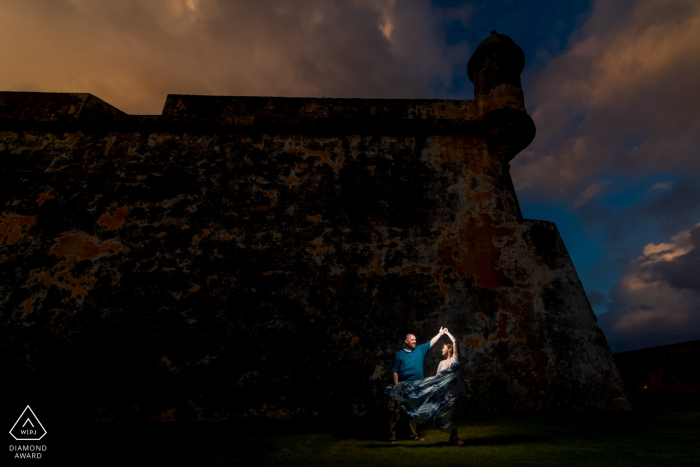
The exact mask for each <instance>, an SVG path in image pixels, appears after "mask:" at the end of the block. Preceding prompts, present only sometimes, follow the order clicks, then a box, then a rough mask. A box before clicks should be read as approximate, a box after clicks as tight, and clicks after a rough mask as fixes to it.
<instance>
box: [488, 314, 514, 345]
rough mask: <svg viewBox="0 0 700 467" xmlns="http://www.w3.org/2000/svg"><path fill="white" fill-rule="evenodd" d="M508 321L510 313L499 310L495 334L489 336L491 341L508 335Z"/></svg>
mask: <svg viewBox="0 0 700 467" xmlns="http://www.w3.org/2000/svg"><path fill="white" fill-rule="evenodd" d="M509 323H510V315H507V314H505V313H502V312H499V313H498V324H497V325H496V334H494V335H490V336H489V341H491V342H493V341H496V340H498V339H506V338H507V337H508V324H509Z"/></svg>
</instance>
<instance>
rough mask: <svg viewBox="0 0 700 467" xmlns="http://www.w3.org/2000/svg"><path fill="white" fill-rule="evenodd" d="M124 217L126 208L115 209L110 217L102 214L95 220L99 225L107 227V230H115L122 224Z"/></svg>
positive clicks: (107, 214)
mask: <svg viewBox="0 0 700 467" xmlns="http://www.w3.org/2000/svg"><path fill="white" fill-rule="evenodd" d="M125 217H126V206H122V207H121V208H117V210H116V211H115V212H114V215H112V216H110V215H109V213H104V214H102V215H101V216H100V218H99V219H98V220H97V223H98V224H99V225H102V226H105V227H107V230H117V229H118V228H120V227H121V226H122V224H124V218H125Z"/></svg>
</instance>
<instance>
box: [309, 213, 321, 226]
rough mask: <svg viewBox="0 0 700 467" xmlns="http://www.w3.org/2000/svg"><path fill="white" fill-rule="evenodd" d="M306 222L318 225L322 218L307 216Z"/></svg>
mask: <svg viewBox="0 0 700 467" xmlns="http://www.w3.org/2000/svg"><path fill="white" fill-rule="evenodd" d="M306 220H307V221H309V222H314V223H316V224H318V223H319V222H321V216H319V215H317V216H307V218H306Z"/></svg>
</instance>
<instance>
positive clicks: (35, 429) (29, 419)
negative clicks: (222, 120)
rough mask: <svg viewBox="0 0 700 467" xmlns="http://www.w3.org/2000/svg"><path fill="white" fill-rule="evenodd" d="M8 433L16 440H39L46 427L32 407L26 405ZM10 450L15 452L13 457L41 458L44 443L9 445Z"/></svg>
mask: <svg viewBox="0 0 700 467" xmlns="http://www.w3.org/2000/svg"><path fill="white" fill-rule="evenodd" d="M10 434H11V435H12V437H13V438H14V439H15V440H17V441H39V440H41V438H43V437H44V436H46V429H45V428H44V426H43V425H42V424H41V422H40V421H39V419H38V418H37V416H36V415H35V414H34V411H33V410H32V408H31V407H29V406H27V408H26V409H24V412H22V415H20V416H19V418H18V419H17V421H16V422H15V424H14V425H13V426H12V429H10ZM12 451H14V452H15V459H41V456H42V453H43V452H44V451H46V445H43V444H42V445H39V444H18V445H10V452H12Z"/></svg>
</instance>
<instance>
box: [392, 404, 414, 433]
mask: <svg viewBox="0 0 700 467" xmlns="http://www.w3.org/2000/svg"><path fill="white" fill-rule="evenodd" d="M394 407H395V408H394V411H393V412H392V413H391V419H390V420H389V439H395V438H396V422H398V421H399V418H401V415H402V414H403V415H404V416H406V417H408V414H407V413H406V410H405V409H404V408H403V407H401V406H399V405H396V406H394ZM417 426H418V424H417V423H416V422H415V420H410V419H409V421H408V428H409V430H410V432H411V438H418V432H417V431H416V428H417Z"/></svg>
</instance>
